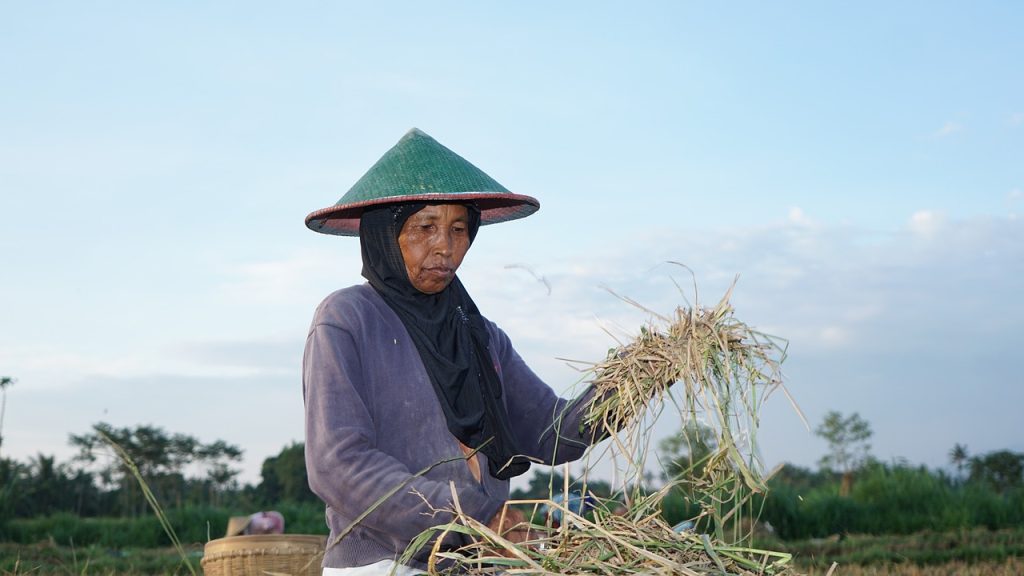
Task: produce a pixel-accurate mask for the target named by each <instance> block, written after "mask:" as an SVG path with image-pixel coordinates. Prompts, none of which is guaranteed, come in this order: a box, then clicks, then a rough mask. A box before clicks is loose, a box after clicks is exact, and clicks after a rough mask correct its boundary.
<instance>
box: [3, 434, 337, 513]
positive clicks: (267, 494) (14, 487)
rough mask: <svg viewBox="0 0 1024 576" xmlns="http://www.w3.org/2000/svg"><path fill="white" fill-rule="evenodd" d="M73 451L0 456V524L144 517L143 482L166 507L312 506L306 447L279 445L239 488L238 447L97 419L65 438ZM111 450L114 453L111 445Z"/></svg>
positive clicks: (145, 511) (239, 455) (314, 499)
mask: <svg viewBox="0 0 1024 576" xmlns="http://www.w3.org/2000/svg"><path fill="white" fill-rule="evenodd" d="M69 444H70V445H71V446H72V447H74V448H76V449H77V450H78V453H77V454H76V455H75V456H74V457H73V458H72V459H71V460H70V461H68V462H60V463H58V462H57V461H56V458H55V457H54V456H47V455H44V454H37V455H36V456H35V457H32V458H30V459H29V460H28V461H27V462H18V461H16V460H14V459H11V458H2V457H0V522H3V521H4V520H7V519H12V518H32V517H38V516H45V515H51V514H56V513H71V514H74V515H76V516H79V517H84V518H88V517H138V516H143V515H146V514H148V513H149V510H148V505H147V503H146V499H145V495H144V493H143V482H140V480H143V481H144V483H145V486H146V488H148V489H149V490H151V491H152V493H153V495H154V496H155V497H156V499H157V501H159V502H160V503H161V505H162V506H163V507H164V508H165V509H172V510H173V509H182V508H185V507H190V506H191V507H197V506H202V507H211V508H235V509H238V510H243V511H247V510H251V509H255V510H258V509H261V507H266V506H270V505H273V504H275V503H279V502H282V501H288V502H317V498H316V496H315V495H313V493H312V492H311V491H310V490H309V487H308V484H307V480H306V468H305V461H304V447H303V445H302V444H301V443H293V444H291V445H288V446H285V447H284V448H283V449H282V450H281V452H280V453H279V454H278V455H276V456H273V457H270V458H267V459H266V460H264V462H263V465H262V469H261V480H260V481H259V482H258V483H257V484H255V485H244V486H243V485H241V484H240V483H239V481H238V474H239V472H240V470H239V469H238V468H237V467H235V465H236V464H237V463H238V462H239V461H240V460H241V457H242V454H243V452H242V449H241V448H239V447H238V446H234V445H231V444H228V443H227V442H224V441H223V440H216V441H213V442H210V443H204V442H202V441H200V440H199V439H197V438H195V437H194V436H190V435H187V434H172V433H168V432H167V431H166V430H164V429H162V428H160V427H156V426H151V425H139V426H135V427H123V428H118V427H114V426H111V425H110V424H107V423H104V422H100V423H98V424H95V425H94V426H93V427H92V429H91V430H90V431H89V432H87V433H84V434H71V435H70V437H69ZM115 446H116V448H115Z"/></svg>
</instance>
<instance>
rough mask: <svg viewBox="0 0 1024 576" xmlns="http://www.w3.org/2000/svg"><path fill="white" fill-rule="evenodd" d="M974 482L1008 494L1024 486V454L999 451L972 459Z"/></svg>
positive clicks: (972, 479)
mask: <svg viewBox="0 0 1024 576" xmlns="http://www.w3.org/2000/svg"><path fill="white" fill-rule="evenodd" d="M970 466H971V476H970V480H971V481H972V482H981V483H985V484H988V485H989V486H991V487H992V488H993V489H995V490H996V491H997V492H1006V491H1007V490H1009V489H1011V488H1016V487H1018V486H1021V485H1022V484H1024V454H1019V453H1017V452H1011V451H1009V450H998V451H996V452H990V453H988V454H985V455H983V456H975V457H974V458H971V465H970Z"/></svg>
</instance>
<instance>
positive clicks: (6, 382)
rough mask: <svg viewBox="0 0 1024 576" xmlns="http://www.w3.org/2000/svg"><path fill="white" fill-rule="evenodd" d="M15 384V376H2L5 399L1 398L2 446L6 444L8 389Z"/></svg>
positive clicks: (1, 386)
mask: <svg viewBox="0 0 1024 576" xmlns="http://www.w3.org/2000/svg"><path fill="white" fill-rule="evenodd" d="M11 386H14V378H11V377H10V376H0V395H2V396H3V399H2V400H0V448H2V447H3V445H4V413H5V412H6V411H7V389H8V388H10V387H11Z"/></svg>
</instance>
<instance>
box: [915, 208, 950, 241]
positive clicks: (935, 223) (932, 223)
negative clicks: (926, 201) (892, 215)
mask: <svg viewBox="0 0 1024 576" xmlns="http://www.w3.org/2000/svg"><path fill="white" fill-rule="evenodd" d="M943 220H944V219H943V217H942V215H941V214H939V213H938V212H935V211H933V210H919V211H917V212H914V213H913V214H911V215H910V221H909V222H908V223H907V225H908V227H909V228H910V231H911V232H913V233H914V234H915V235H917V236H921V237H925V238H930V237H931V236H933V235H934V234H935V233H936V232H937V231H938V230H939V228H941V227H942V224H943Z"/></svg>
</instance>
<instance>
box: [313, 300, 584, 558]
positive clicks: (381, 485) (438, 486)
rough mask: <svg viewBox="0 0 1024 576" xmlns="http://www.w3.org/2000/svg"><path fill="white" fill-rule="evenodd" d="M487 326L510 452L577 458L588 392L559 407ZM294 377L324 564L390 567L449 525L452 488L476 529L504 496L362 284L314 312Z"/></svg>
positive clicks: (406, 341) (400, 333)
mask: <svg viewBox="0 0 1024 576" xmlns="http://www.w3.org/2000/svg"><path fill="white" fill-rule="evenodd" d="M486 323H487V328H488V330H489V332H490V337H491V342H490V350H491V355H492V357H493V359H494V362H495V368H496V369H497V373H498V376H499V378H501V381H502V384H503V390H504V396H503V399H504V401H505V404H506V407H507V409H508V413H509V417H510V418H511V422H512V424H513V428H514V429H515V431H516V435H517V438H516V440H517V441H518V445H519V449H520V450H521V451H523V452H524V453H525V454H527V455H529V456H531V457H533V458H536V459H537V460H539V461H542V462H544V463H547V464H558V463H561V462H566V461H569V460H575V459H577V458H579V457H580V456H582V455H583V452H584V451H585V450H586V447H587V446H588V445H589V439H590V435H589V434H588V433H586V432H584V431H582V430H581V428H582V427H581V426H580V420H581V417H582V407H583V406H584V405H585V404H586V400H587V399H588V398H589V397H590V394H591V393H590V392H589V391H588V392H587V393H585V394H584V395H582V396H581V397H580V399H579V400H577V401H575V402H570V401H567V400H563V399H560V398H558V396H557V395H556V394H555V393H554V392H553V391H552V390H551V388H550V387H548V386H547V385H546V384H545V383H544V382H542V381H541V380H540V378H538V377H537V375H536V374H534V373H533V371H532V370H530V368H529V367H528V366H527V365H526V363H525V362H523V359H522V358H520V357H519V354H517V353H516V351H515V349H513V348H512V343H511V342H510V341H509V338H508V336H507V335H506V334H505V333H504V332H503V331H502V330H501V329H500V328H498V327H497V326H496V325H495V324H494V323H492V322H490V321H487V322H486ZM302 369H303V370H302V374H303V375H302V380H303V394H304V398H305V406H306V469H307V471H308V474H309V485H310V487H311V488H312V490H313V492H314V493H316V494H317V495H318V496H319V497H320V498H321V499H322V500H323V501H324V502H325V503H326V504H327V524H328V526H329V527H330V531H331V536H330V539H329V541H328V550H327V552H326V554H325V556H324V566H326V567H333V568H341V567H346V566H362V565H365V564H370V563H373V562H376V561H379V560H383V559H395V558H397V557H398V556H399V555H401V553H402V552H403V551H404V550H405V548H406V547H407V546H408V544H409V542H410V541H411V540H412V539H413V538H414V537H416V536H417V535H418V534H419V533H421V532H422V531H423V530H425V529H427V528H429V527H431V526H436V525H439V524H443V523H445V522H448V521H449V520H451V517H452V515H451V514H450V513H448V512H445V511H444V510H448V509H451V508H452V495H451V487H450V485H449V483H453V484H454V486H455V489H456V491H457V493H458V498H459V504H460V506H461V509H462V511H463V512H465V513H466V514H468V515H470V516H472V517H473V518H476V519H478V520H480V521H482V522H487V521H488V520H490V519H491V518H492V517H493V516H494V514H495V513H496V512H497V511H498V509H499V508H500V507H501V505H502V504H503V503H504V501H505V500H507V499H508V495H509V483H508V481H502V480H498V479H496V478H493V477H492V476H491V475H490V474H488V473H487V469H488V468H487V462H486V457H485V456H484V455H483V453H478V456H479V458H480V459H481V462H480V469H481V470H483V471H484V473H483V475H482V481H481V482H477V481H476V479H475V478H474V477H473V475H472V473H471V472H470V469H469V466H467V463H466V461H465V460H464V459H463V458H464V456H463V453H462V450H461V449H460V447H459V442H458V440H456V438H455V437H454V436H453V435H452V434H451V432H449V431H448V428H447V424H446V422H445V418H444V414H443V412H442V411H441V406H440V404H439V403H438V400H437V396H436V394H435V393H434V389H433V387H432V386H431V384H430V380H429V377H428V376H427V372H426V369H425V368H424V366H423V362H422V361H421V360H420V356H419V353H418V352H417V350H416V346H415V345H414V344H413V341H412V339H411V338H410V337H409V334H408V332H407V331H406V329H405V326H404V325H403V324H402V322H401V320H399V318H398V316H397V315H396V314H395V313H394V312H393V311H392V310H391V308H390V307H388V305H387V304H386V303H385V302H384V300H383V299H382V298H381V297H380V295H379V294H378V293H377V292H376V290H374V289H373V288H372V287H371V286H370V285H369V284H363V285H359V286H352V287H350V288H346V289H343V290H339V291H337V292H335V293H333V294H331V295H330V296H328V297H327V298H326V299H325V300H324V301H323V302H322V303H321V304H320V306H319V307H318V308H317V310H316V314H315V316H314V318H313V323H312V326H311V327H310V331H309V336H308V337H307V339H306V350H305V354H304V357H303V365H302ZM559 416H561V417H559ZM556 431H557V433H556ZM445 461H448V462H446V463H443V464H438V463H439V462H445ZM431 466H433V468H430V469H429V470H428V471H427V472H426V473H424V474H422V475H418V476H417V473H419V472H420V471H422V470H424V469H426V468H429V467H431ZM398 486H402V487H401V488H400V489H399V490H398V491H397V492H395V493H394V495H392V496H390V497H389V498H387V499H386V500H385V501H384V502H383V504H381V505H379V506H378V507H377V508H376V509H375V510H374V512H372V513H371V514H369V515H368V516H367V517H366V518H364V519H362V520H361V521H360V522H359V523H358V524H357V525H356V526H355V528H353V529H352V530H351V531H350V532H349V533H348V534H346V535H345V537H344V538H343V539H341V541H340V542H338V543H337V544H336V545H334V546H331V543H332V542H334V540H335V539H336V538H337V536H338V535H339V534H341V533H342V532H343V531H345V530H346V529H348V528H349V526H350V525H351V524H352V523H353V522H354V521H355V520H356V518H358V517H359V516H360V515H361V514H362V513H363V512H365V511H366V510H367V509H369V508H370V507H371V506H373V504H374V503H375V502H377V501H378V500H379V499H380V498H381V497H383V496H385V495H386V494H387V493H388V492H389V491H391V490H393V489H394V488H395V487H398ZM424 499H425V501H424ZM428 502H429V504H428ZM432 509H433V510H432ZM434 510H438V511H440V512H436V513H435V512H434ZM452 538H453V539H454V538H458V536H452ZM455 542H457V540H453V543H455ZM426 554H427V551H426V550H422V551H421V552H420V554H419V555H418V556H417V558H416V559H414V560H413V561H412V562H410V565H412V566H413V567H416V568H424V567H425V566H426V564H425V560H426Z"/></svg>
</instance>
